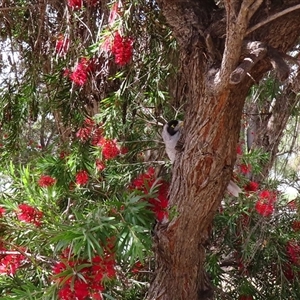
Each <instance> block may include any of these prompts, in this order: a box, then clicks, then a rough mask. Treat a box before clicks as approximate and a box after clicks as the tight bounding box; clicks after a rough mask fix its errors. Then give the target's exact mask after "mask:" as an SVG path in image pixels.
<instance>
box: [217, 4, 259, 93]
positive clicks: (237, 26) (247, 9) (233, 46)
mask: <svg viewBox="0 0 300 300" xmlns="http://www.w3.org/2000/svg"><path fill="white" fill-rule="evenodd" d="M262 2H263V0H244V1H243V2H242V5H241V8H240V11H239V13H238V16H237V17H236V13H235V9H234V7H233V6H232V4H233V3H232V2H230V1H225V9H226V24H227V28H226V40H225V50H224V54H223V59H222V63H221V69H220V72H219V76H218V77H217V78H216V82H215V84H216V90H217V91H221V89H222V88H224V87H225V86H226V85H227V84H228V83H229V79H230V75H231V73H232V72H233V70H234V68H235V66H236V65H237V63H238V61H239V59H240V54H241V50H242V44H243V40H244V37H245V34H246V30H247V26H248V23H249V20H250V18H251V17H252V16H253V14H254V13H255V11H256V10H257V9H258V8H259V6H260V5H261V4H262Z"/></svg>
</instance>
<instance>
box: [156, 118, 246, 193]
mask: <svg viewBox="0 0 300 300" xmlns="http://www.w3.org/2000/svg"><path fill="white" fill-rule="evenodd" d="M182 126H183V122H182V121H178V120H172V121H170V122H168V123H167V124H165V125H164V127H163V131H162V138H163V140H164V143H165V146H166V153H167V155H168V157H169V158H170V161H171V163H174V161H175V157H176V152H177V150H176V145H177V143H178V141H179V139H180V136H181V128H182ZM227 191H228V192H229V193H230V194H232V195H233V196H235V197H238V196H239V193H240V192H241V189H240V188H239V187H238V186H237V185H236V184H235V183H234V182H233V181H232V180H230V182H229V184H228V186H227Z"/></svg>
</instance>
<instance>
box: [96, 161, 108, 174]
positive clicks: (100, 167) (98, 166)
mask: <svg viewBox="0 0 300 300" xmlns="http://www.w3.org/2000/svg"><path fill="white" fill-rule="evenodd" d="M105 168H106V166H105V163H104V162H103V161H102V160H100V159H96V169H97V170H98V171H99V172H101V171H103V170H104V169H105Z"/></svg>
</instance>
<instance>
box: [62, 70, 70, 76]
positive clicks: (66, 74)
mask: <svg viewBox="0 0 300 300" xmlns="http://www.w3.org/2000/svg"><path fill="white" fill-rule="evenodd" d="M70 74H71V71H70V70H69V69H64V70H63V77H69V76H70Z"/></svg>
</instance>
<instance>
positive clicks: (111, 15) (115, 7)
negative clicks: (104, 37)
mask: <svg viewBox="0 0 300 300" xmlns="http://www.w3.org/2000/svg"><path fill="white" fill-rule="evenodd" d="M120 4H121V1H117V2H115V3H114V4H113V5H112V7H111V10H110V13H109V17H108V24H109V25H111V24H112V23H114V22H115V20H116V19H117V17H118V10H119V5H120ZM120 6H121V5H120Z"/></svg>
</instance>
